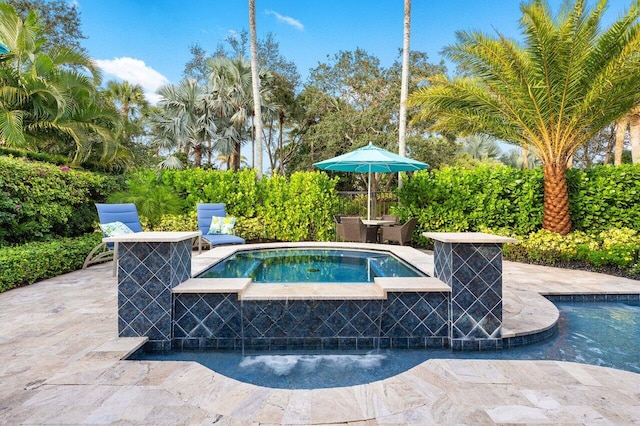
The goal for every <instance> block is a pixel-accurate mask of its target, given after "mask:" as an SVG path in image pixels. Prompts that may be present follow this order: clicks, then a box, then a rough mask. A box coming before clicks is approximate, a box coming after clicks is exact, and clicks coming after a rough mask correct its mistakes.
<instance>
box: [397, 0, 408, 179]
mask: <svg viewBox="0 0 640 426" xmlns="http://www.w3.org/2000/svg"><path fill="white" fill-rule="evenodd" d="M410 37H411V0H404V36H403V39H402V40H403V41H402V77H401V83H400V115H399V117H398V121H399V123H398V134H399V136H398V154H399V155H401V156H403V157H404V156H405V155H406V153H407V148H406V139H407V98H408V96H409V40H410ZM398 187H399V188H402V174H400V173H398Z"/></svg>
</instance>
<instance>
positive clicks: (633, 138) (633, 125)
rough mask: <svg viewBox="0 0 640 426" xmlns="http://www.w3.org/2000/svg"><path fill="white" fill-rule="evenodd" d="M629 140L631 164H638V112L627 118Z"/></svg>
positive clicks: (639, 135)
mask: <svg viewBox="0 0 640 426" xmlns="http://www.w3.org/2000/svg"><path fill="white" fill-rule="evenodd" d="M629 140H630V142H631V162H632V163H633V164H640V111H637V110H636V111H634V112H633V114H631V117H630V118H629Z"/></svg>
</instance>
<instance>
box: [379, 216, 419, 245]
mask: <svg viewBox="0 0 640 426" xmlns="http://www.w3.org/2000/svg"><path fill="white" fill-rule="evenodd" d="M417 221H418V220H417V219H416V218H415V217H414V218H411V219H409V220H408V221H407V222H406V223H405V224H404V225H402V226H383V227H382V231H381V232H380V241H381V242H384V241H389V242H396V243H398V244H400V245H401V246H403V245H405V244H411V238H412V237H413V230H414V229H415V228H416V222H417Z"/></svg>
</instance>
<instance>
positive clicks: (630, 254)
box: [488, 228, 640, 279]
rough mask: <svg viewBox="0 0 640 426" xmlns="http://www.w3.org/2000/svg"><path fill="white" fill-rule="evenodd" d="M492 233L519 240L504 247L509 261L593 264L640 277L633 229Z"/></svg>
mask: <svg viewBox="0 0 640 426" xmlns="http://www.w3.org/2000/svg"><path fill="white" fill-rule="evenodd" d="M488 232H491V231H488ZM492 233H495V234H498V235H504V236H511V237H514V238H517V239H518V243H515V244H505V246H504V256H505V258H506V259H509V260H514V261H518V262H532V263H538V264H544V265H551V266H572V265H573V266H582V265H591V266H592V267H594V269H596V270H598V269H599V268H600V269H602V268H604V270H605V272H615V271H616V270H617V271H619V272H620V273H621V275H625V276H629V277H632V278H636V279H638V278H640V265H639V259H638V258H639V256H640V235H638V232H637V231H635V230H633V229H629V228H622V229H616V228H613V229H609V230H607V231H603V232H600V233H599V234H596V235H588V234H586V233H584V232H582V231H574V232H571V233H569V234H568V235H565V236H562V235H560V234H556V233H553V232H549V231H546V230H540V231H537V232H534V233H531V234H530V235H527V236H518V235H514V234H509V233H508V232H505V231H504V230H502V231H497V232H492ZM611 268H613V270H612V269H611Z"/></svg>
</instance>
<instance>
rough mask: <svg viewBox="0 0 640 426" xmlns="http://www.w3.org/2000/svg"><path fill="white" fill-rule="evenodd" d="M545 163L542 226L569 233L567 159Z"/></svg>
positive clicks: (553, 230)
mask: <svg viewBox="0 0 640 426" xmlns="http://www.w3.org/2000/svg"><path fill="white" fill-rule="evenodd" d="M556 161H557V162H554V163H551V164H544V166H543V167H544V213H543V219H542V227H543V228H544V229H546V230H549V231H552V232H557V233H559V234H562V235H567V234H568V233H569V232H571V226H572V225H571V215H570V213H569V186H568V185H567V159H566V157H565V158H558V159H557V160H556Z"/></svg>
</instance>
